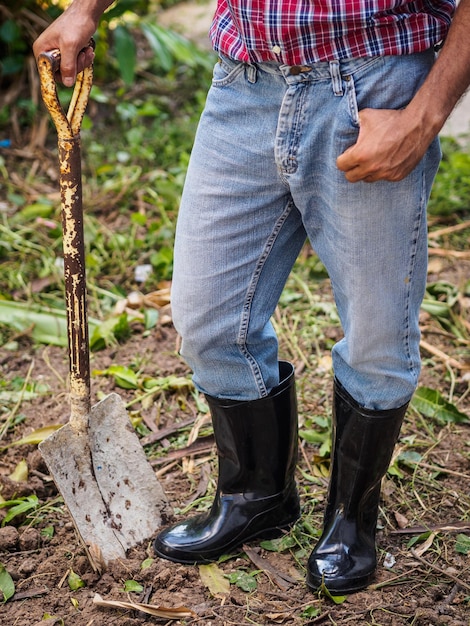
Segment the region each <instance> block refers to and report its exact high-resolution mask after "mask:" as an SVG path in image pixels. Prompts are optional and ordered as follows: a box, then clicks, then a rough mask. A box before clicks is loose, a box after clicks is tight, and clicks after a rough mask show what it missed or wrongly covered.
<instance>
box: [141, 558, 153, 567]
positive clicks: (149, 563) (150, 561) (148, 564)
mask: <svg viewBox="0 0 470 626" xmlns="http://www.w3.org/2000/svg"><path fill="white" fill-rule="evenodd" d="M153 562H154V559H152V558H151V557H149V558H148V559H145V560H144V561H142V564H141V566H140V569H141V570H144V569H148V568H149V567H151V566H152V564H153Z"/></svg>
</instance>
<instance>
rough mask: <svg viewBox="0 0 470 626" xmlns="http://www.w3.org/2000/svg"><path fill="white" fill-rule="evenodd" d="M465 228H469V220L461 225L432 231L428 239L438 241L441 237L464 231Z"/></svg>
mask: <svg viewBox="0 0 470 626" xmlns="http://www.w3.org/2000/svg"><path fill="white" fill-rule="evenodd" d="M466 228H470V220H469V221H467V222H462V223H461V224H455V225H454V226H446V227H445V228H440V229H439V230H433V231H431V232H430V233H429V234H428V237H429V239H438V238H439V237H442V235H450V234H452V233H456V232H458V231H460V230H465V229H466Z"/></svg>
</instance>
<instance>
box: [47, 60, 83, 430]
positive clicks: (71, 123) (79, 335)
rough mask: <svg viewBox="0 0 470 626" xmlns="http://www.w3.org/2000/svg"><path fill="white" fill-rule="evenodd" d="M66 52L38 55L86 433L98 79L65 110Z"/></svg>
mask: <svg viewBox="0 0 470 626" xmlns="http://www.w3.org/2000/svg"><path fill="white" fill-rule="evenodd" d="M59 66H60V51H59V50H54V51H52V52H47V53H43V54H41V55H40V56H39V58H38V68H39V77H40V81H41V94H42V97H43V100H44V104H45V105H46V108H47V109H48V111H49V113H50V115H51V117H52V120H53V122H54V124H55V126H56V129H57V134H58V153H59V168H60V195H61V213H62V234H63V253H64V281H65V303H66V312H67V335H68V347H69V366H70V404H71V416H70V425H71V426H72V427H73V428H74V429H75V430H76V431H77V432H85V431H86V429H87V426H88V416H89V413H90V407H91V401H90V395H91V394H90V353H89V338H88V317H87V303H86V272H85V243H84V229H83V202H82V173H81V150H80V126H81V123H82V120H83V116H84V113H85V109H86V106H87V103H88V96H89V93H90V89H91V85H92V81H93V69H92V67H89V68H86V69H85V70H84V71H83V72H81V73H80V74H79V75H78V76H77V81H76V83H75V88H74V91H73V95H72V100H71V102H70V105H69V109H68V112H67V114H65V112H64V110H63V108H62V106H61V104H60V101H59V98H58V94H57V87H56V82H55V78H54V76H55V73H56V72H57V70H58V69H59Z"/></svg>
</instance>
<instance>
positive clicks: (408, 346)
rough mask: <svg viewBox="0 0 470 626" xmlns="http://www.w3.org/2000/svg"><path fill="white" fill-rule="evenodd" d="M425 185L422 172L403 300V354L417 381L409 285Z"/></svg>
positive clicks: (411, 279) (421, 214)
mask: <svg viewBox="0 0 470 626" xmlns="http://www.w3.org/2000/svg"><path fill="white" fill-rule="evenodd" d="M425 188H426V184H425V175H424V171H423V173H422V175H421V194H420V201H419V212H418V214H417V216H416V223H415V227H414V229H413V239H412V242H411V254H410V267H409V271H408V282H407V292H406V298H405V319H404V322H405V337H404V339H405V353H406V356H407V359H408V362H409V367H408V370H409V372H410V373H411V374H412V375H413V376H414V378H415V380H416V381H417V379H418V376H419V371H418V372H417V371H416V367H415V365H414V362H413V358H412V355H411V341H410V303H411V285H412V284H413V272H414V269H415V266H416V256H417V247H418V241H419V234H420V231H421V226H422V222H423V210H424V209H423V207H425V206H426V191H425Z"/></svg>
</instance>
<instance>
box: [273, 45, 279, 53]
mask: <svg viewBox="0 0 470 626" xmlns="http://www.w3.org/2000/svg"><path fill="white" fill-rule="evenodd" d="M272 51H273V52H274V54H280V52H281V47H280V46H273V47H272Z"/></svg>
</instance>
